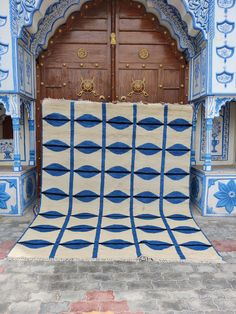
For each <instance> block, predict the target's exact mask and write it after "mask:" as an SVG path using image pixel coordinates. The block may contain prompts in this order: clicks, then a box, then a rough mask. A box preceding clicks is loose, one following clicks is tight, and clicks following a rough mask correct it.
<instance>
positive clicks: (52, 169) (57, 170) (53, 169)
mask: <svg viewBox="0 0 236 314" xmlns="http://www.w3.org/2000/svg"><path fill="white" fill-rule="evenodd" d="M43 170H44V171H46V172H47V173H48V174H50V175H51V176H54V177H59V176H63V175H64V174H65V173H67V172H69V169H67V168H66V167H64V166H62V165H60V164H56V163H55V164H50V165H48V166H46V167H44V168H43Z"/></svg>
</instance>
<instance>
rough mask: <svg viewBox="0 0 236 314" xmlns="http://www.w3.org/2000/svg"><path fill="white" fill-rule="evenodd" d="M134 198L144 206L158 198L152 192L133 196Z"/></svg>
mask: <svg viewBox="0 0 236 314" xmlns="http://www.w3.org/2000/svg"><path fill="white" fill-rule="evenodd" d="M134 198H136V199H137V200H138V201H139V202H142V203H144V204H149V203H152V202H154V201H155V200H156V199H158V198H159V197H158V196H157V195H155V194H154V193H152V192H148V191H145V192H142V193H139V194H137V195H135V196H134Z"/></svg>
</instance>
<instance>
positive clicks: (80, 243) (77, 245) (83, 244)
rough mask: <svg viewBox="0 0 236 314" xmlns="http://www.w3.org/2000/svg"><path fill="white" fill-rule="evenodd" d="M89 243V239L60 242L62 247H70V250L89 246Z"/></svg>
mask: <svg viewBox="0 0 236 314" xmlns="http://www.w3.org/2000/svg"><path fill="white" fill-rule="evenodd" d="M91 244H92V243H91V242H89V241H85V240H79V239H78V240H72V241H68V242H64V243H60V245H61V246H64V247H66V248H68V249H72V250H80V249H83V248H85V247H88V246H90V245H91Z"/></svg>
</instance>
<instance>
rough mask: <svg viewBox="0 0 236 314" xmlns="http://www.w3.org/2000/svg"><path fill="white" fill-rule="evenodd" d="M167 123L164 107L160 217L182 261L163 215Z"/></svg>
mask: <svg viewBox="0 0 236 314" xmlns="http://www.w3.org/2000/svg"><path fill="white" fill-rule="evenodd" d="M167 123H168V105H165V107H164V126H163V142H162V156H161V176H160V202H159V208H160V216H161V218H162V220H163V222H164V224H165V227H166V230H167V232H168V234H169V236H170V238H171V240H172V242H173V244H174V246H175V249H176V252H177V253H178V255H179V257H180V259H185V256H184V254H183V252H182V251H181V249H180V247H179V245H178V243H177V241H176V239H175V236H174V234H173V232H172V230H171V228H170V226H169V224H168V222H167V219H166V217H165V215H164V213H163V197H164V182H165V180H164V177H165V159H166V142H167Z"/></svg>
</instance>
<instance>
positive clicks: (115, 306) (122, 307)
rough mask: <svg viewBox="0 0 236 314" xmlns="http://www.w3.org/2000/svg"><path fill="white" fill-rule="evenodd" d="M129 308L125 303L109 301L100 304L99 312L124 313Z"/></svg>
mask: <svg viewBox="0 0 236 314" xmlns="http://www.w3.org/2000/svg"><path fill="white" fill-rule="evenodd" d="M128 310H129V307H128V305H127V301H109V302H101V311H104V312H105V311H116V312H118V313H119V312H125V311H128Z"/></svg>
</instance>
